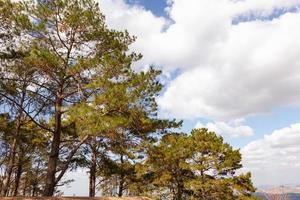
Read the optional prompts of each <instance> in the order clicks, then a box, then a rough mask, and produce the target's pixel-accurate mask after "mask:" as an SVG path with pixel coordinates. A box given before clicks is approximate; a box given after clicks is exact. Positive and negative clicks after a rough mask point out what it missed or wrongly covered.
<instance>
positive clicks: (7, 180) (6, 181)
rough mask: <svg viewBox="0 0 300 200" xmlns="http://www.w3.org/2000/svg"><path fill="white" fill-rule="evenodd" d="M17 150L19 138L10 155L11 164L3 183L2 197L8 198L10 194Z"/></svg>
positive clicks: (15, 141)
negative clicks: (8, 193) (9, 189)
mask: <svg viewBox="0 0 300 200" xmlns="http://www.w3.org/2000/svg"><path fill="white" fill-rule="evenodd" d="M16 149H17V138H14V140H13V144H12V149H11V152H10V155H9V163H8V165H7V169H6V172H5V178H4V181H3V187H2V192H1V195H2V196H6V195H7V192H8V188H9V183H10V179H11V175H12V171H13V167H14V163H15V154H16Z"/></svg>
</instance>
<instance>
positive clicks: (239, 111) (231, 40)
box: [100, 0, 300, 121]
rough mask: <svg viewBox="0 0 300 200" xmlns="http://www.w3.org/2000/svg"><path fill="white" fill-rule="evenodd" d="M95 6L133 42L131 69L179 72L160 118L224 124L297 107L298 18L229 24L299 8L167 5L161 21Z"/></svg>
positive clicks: (106, 3)
mask: <svg viewBox="0 0 300 200" xmlns="http://www.w3.org/2000/svg"><path fill="white" fill-rule="evenodd" d="M100 5H101V7H102V8H103V11H104V13H105V14H106V16H107V20H108V23H109V25H110V26H112V27H114V28H117V29H128V30H129V32H130V33H132V34H134V35H136V36H137V37H138V39H137V42H136V43H135V44H134V45H133V46H132V49H134V50H136V51H138V52H141V53H142V54H143V55H144V59H143V60H142V62H141V63H139V64H141V65H145V64H156V65H159V66H162V68H163V70H164V72H165V73H169V72H170V73H171V72H175V71H176V72H178V71H180V75H179V76H178V77H176V78H175V79H174V80H172V81H171V82H170V83H169V84H168V85H167V88H166V91H165V93H164V94H163V95H162V96H161V97H160V98H159V100H158V102H159V105H160V107H161V109H162V111H163V112H164V113H166V114H167V115H171V116H172V117H178V118H196V117H206V118H211V119H214V120H222V121H223V120H225V121H227V120H231V119H235V118H241V117H245V116H248V115H253V114H257V113H262V112H268V111H269V110H271V109H273V108H275V107H279V106H286V105H298V102H297V99H299V96H300V90H299V89H297V87H295V86H296V85H298V84H299V83H300V73H299V72H300V58H299V56H298V55H299V53H300V41H299V40H298V36H299V34H300V26H299V24H300V14H299V13H285V14H284V15H282V16H281V17H280V18H278V19H274V20H272V21H259V20H256V21H249V22H242V23H238V24H233V23H232V20H233V19H236V18H237V19H238V17H239V16H249V18H251V16H252V17H253V16H257V17H259V16H268V15H270V14H271V13H272V12H273V11H274V9H282V10H288V9H290V8H292V7H293V8H298V7H299V5H300V0H289V1H286V0H244V1H230V0H172V1H170V7H169V8H168V14H169V19H166V18H163V17H157V16H154V15H153V14H152V13H151V12H150V11H147V10H145V9H144V8H143V7H140V6H129V5H127V4H126V3H124V2H123V1H122V0H100Z"/></svg>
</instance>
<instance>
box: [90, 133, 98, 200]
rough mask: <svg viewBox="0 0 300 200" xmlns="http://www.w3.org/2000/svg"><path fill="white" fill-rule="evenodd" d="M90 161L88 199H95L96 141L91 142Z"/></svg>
mask: <svg viewBox="0 0 300 200" xmlns="http://www.w3.org/2000/svg"><path fill="white" fill-rule="evenodd" d="M91 150H92V159H91V165H90V177H89V179H90V184H89V197H95V195H96V167H97V148H96V139H95V138H93V141H91Z"/></svg>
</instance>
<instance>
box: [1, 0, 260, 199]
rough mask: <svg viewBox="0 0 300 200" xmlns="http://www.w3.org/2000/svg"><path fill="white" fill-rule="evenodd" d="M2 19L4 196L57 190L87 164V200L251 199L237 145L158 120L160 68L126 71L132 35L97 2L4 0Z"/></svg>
mask: <svg viewBox="0 0 300 200" xmlns="http://www.w3.org/2000/svg"><path fill="white" fill-rule="evenodd" d="M0 20H1V23H0V78H1V79H0V80H1V81H0V145H1V149H0V150H1V151H0V178H1V181H0V191H1V196H53V195H59V194H60V192H61V191H59V190H58V189H59V186H62V185H64V184H68V183H69V182H70V181H72V180H66V179H65V174H66V173H67V172H68V171H72V170H76V169H77V168H84V169H87V171H88V173H89V195H90V196H91V197H93V196H95V193H96V192H97V191H100V192H101V194H102V195H106V196H123V195H146V196H151V197H154V198H158V199H174V200H181V199H203V200H204V199H205V200H209V199H212V200H215V199H222V200H226V199H230V200H231V199H252V198H253V197H251V193H252V192H254V191H255V188H254V187H253V185H252V183H251V177H250V174H241V175H236V170H238V169H240V168H241V167H242V165H241V155H240V153H239V151H238V150H234V149H233V148H232V147H231V146H230V145H228V144H226V143H224V142H223V140H222V138H221V137H220V136H217V135H216V134H215V133H212V132H208V131H207V130H206V129H195V130H193V131H192V133H191V134H187V135H186V134H183V133H173V131H174V130H178V128H180V126H181V121H177V120H165V119H160V118H159V117H157V110H158V108H157V104H156V101H155V99H156V97H157V96H158V95H159V93H160V92H161V89H162V85H161V83H160V82H159V77H158V76H159V75H160V73H161V72H160V71H158V70H155V69H154V68H149V69H148V70H146V71H140V72H137V71H135V70H133V69H132V64H133V63H134V62H136V61H138V60H139V59H141V57H142V56H141V55H140V54H137V53H134V52H131V51H129V46H130V45H131V44H132V43H133V42H134V41H135V37H132V36H130V35H129V34H128V33H127V32H126V31H124V32H122V31H115V30H111V29H109V28H108V27H107V26H106V24H105V18H104V16H103V15H102V14H101V12H100V10H99V5H98V4H97V3H96V2H94V1H93V0H49V1H47V0H45V1H30V0H27V1H24V2H11V1H9V0H0ZM158 48H159V47H158ZM82 187H84V186H82Z"/></svg>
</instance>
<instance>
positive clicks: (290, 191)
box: [256, 186, 300, 200]
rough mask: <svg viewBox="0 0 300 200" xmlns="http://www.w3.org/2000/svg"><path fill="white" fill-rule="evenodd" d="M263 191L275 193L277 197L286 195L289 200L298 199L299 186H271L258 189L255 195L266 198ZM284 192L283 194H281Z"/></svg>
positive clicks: (299, 193)
mask: <svg viewBox="0 0 300 200" xmlns="http://www.w3.org/2000/svg"><path fill="white" fill-rule="evenodd" d="M265 193H269V194H274V195H277V198H278V199H280V197H284V196H286V195H287V196H288V198H289V200H300V187H299V186H289V187H283V186H281V187H271V188H268V189H263V190H258V192H257V193H256V195H257V196H258V197H262V198H264V199H265V200H268V199H267V197H266V195H265ZM283 194H285V195H283Z"/></svg>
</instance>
